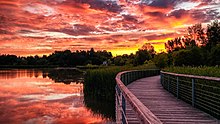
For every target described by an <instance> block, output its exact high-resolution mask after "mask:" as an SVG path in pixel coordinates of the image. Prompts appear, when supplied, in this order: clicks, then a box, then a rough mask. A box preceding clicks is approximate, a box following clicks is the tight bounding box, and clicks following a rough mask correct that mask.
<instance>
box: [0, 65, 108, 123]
mask: <svg viewBox="0 0 220 124" xmlns="http://www.w3.org/2000/svg"><path fill="white" fill-rule="evenodd" d="M69 71H70V70H68V71H64V72H63V74H64V75H65V76H66V77H63V75H61V73H60V72H61V71H60V70H55V71H54V70H50V71H48V70H30V69H29V70H20V69H19V70H16V69H13V70H0V123H1V124H20V123H23V124H60V123H63V124H71V123H73V124H84V123H85V124H87V123H88V124H89V123H90V124H94V123H95V124H97V123H108V122H110V121H109V119H107V118H105V117H104V116H103V115H100V114H98V113H97V112H93V111H92V110H91V109H89V108H87V107H85V105H84V94H83V84H82V83H80V82H77V80H78V79H75V78H73V77H71V76H68V73H67V72H69ZM66 73H67V74H66ZM70 75H72V76H73V74H70ZM75 77H80V76H79V75H76V76H75ZM57 82H59V83H57ZM95 113H96V114H95Z"/></svg>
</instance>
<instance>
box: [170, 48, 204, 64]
mask: <svg viewBox="0 0 220 124" xmlns="http://www.w3.org/2000/svg"><path fill="white" fill-rule="evenodd" d="M172 56H173V64H174V65H175V66H184V65H185V66H200V65H202V64H203V57H202V55H201V51H200V49H199V48H197V47H196V48H193V49H192V50H180V51H176V52H174V53H173V55H172Z"/></svg>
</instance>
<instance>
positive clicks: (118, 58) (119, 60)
mask: <svg viewBox="0 0 220 124" xmlns="http://www.w3.org/2000/svg"><path fill="white" fill-rule="evenodd" d="M125 63H126V59H125V58H123V57H122V56H116V57H115V58H114V64H115V65H116V66H123V65H125Z"/></svg>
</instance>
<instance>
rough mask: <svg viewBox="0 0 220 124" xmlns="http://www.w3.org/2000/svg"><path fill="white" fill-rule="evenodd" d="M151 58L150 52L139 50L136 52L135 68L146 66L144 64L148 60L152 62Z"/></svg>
mask: <svg viewBox="0 0 220 124" xmlns="http://www.w3.org/2000/svg"><path fill="white" fill-rule="evenodd" d="M151 58H152V57H151V55H150V53H149V51H147V50H141V49H139V50H138V51H137V52H136V55H135V58H134V63H133V65H135V66H136V65H142V64H144V62H145V61H146V60H150V59H151Z"/></svg>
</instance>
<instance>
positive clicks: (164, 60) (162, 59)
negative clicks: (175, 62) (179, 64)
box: [153, 53, 168, 68]
mask: <svg viewBox="0 0 220 124" xmlns="http://www.w3.org/2000/svg"><path fill="white" fill-rule="evenodd" d="M153 61H154V63H155V65H156V66H157V67H159V68H164V67H167V66H168V54H166V53H160V54H157V55H155V56H154V59H153Z"/></svg>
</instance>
